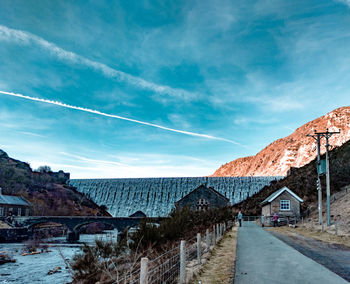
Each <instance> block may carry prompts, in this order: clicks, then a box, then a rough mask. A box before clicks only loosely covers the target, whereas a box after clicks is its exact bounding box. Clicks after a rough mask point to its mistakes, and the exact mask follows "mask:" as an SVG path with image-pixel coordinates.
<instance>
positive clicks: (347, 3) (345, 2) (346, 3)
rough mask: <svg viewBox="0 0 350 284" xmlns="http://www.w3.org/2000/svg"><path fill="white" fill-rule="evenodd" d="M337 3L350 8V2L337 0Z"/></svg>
mask: <svg viewBox="0 0 350 284" xmlns="http://www.w3.org/2000/svg"><path fill="white" fill-rule="evenodd" d="M336 1H337V2H340V3H344V4H345V5H347V6H349V7H350V0H336Z"/></svg>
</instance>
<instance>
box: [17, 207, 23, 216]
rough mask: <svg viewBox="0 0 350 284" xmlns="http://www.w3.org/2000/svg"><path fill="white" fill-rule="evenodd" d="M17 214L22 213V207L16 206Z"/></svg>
mask: <svg viewBox="0 0 350 284" xmlns="http://www.w3.org/2000/svg"><path fill="white" fill-rule="evenodd" d="M17 215H18V216H21V215H22V208H20V207H18V208H17Z"/></svg>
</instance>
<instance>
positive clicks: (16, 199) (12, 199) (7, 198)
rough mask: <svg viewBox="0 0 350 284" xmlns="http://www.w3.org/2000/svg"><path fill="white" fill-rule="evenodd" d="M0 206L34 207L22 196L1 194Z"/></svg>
mask: <svg viewBox="0 0 350 284" xmlns="http://www.w3.org/2000/svg"><path fill="white" fill-rule="evenodd" d="M0 204H7V205H22V206H32V205H31V204H30V203H29V202H28V201H27V200H26V199H25V198H23V197H21V196H12V195H2V194H0Z"/></svg>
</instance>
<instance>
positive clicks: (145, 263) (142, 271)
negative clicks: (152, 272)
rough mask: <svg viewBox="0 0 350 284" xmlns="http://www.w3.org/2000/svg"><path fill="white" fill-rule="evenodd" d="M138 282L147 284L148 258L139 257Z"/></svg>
mask: <svg viewBox="0 0 350 284" xmlns="http://www.w3.org/2000/svg"><path fill="white" fill-rule="evenodd" d="M140 284H148V258H147V257H143V258H141V269H140Z"/></svg>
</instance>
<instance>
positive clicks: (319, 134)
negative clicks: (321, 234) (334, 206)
mask: <svg viewBox="0 0 350 284" xmlns="http://www.w3.org/2000/svg"><path fill="white" fill-rule="evenodd" d="M339 133H340V131H334V132H329V131H328V128H327V131H326V132H316V130H315V134H313V135H309V134H307V136H309V137H312V138H314V139H315V140H316V141H317V184H318V220H319V224H320V225H322V223H323V219H322V190H321V179H320V175H321V174H323V173H324V172H323V171H322V170H321V158H320V146H321V138H322V137H324V138H326V193H327V226H330V225H331V202H330V198H331V197H330V196H331V189H330V187H331V186H330V173H329V154H328V150H329V146H330V145H329V138H330V137H331V136H332V135H333V134H339Z"/></svg>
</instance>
